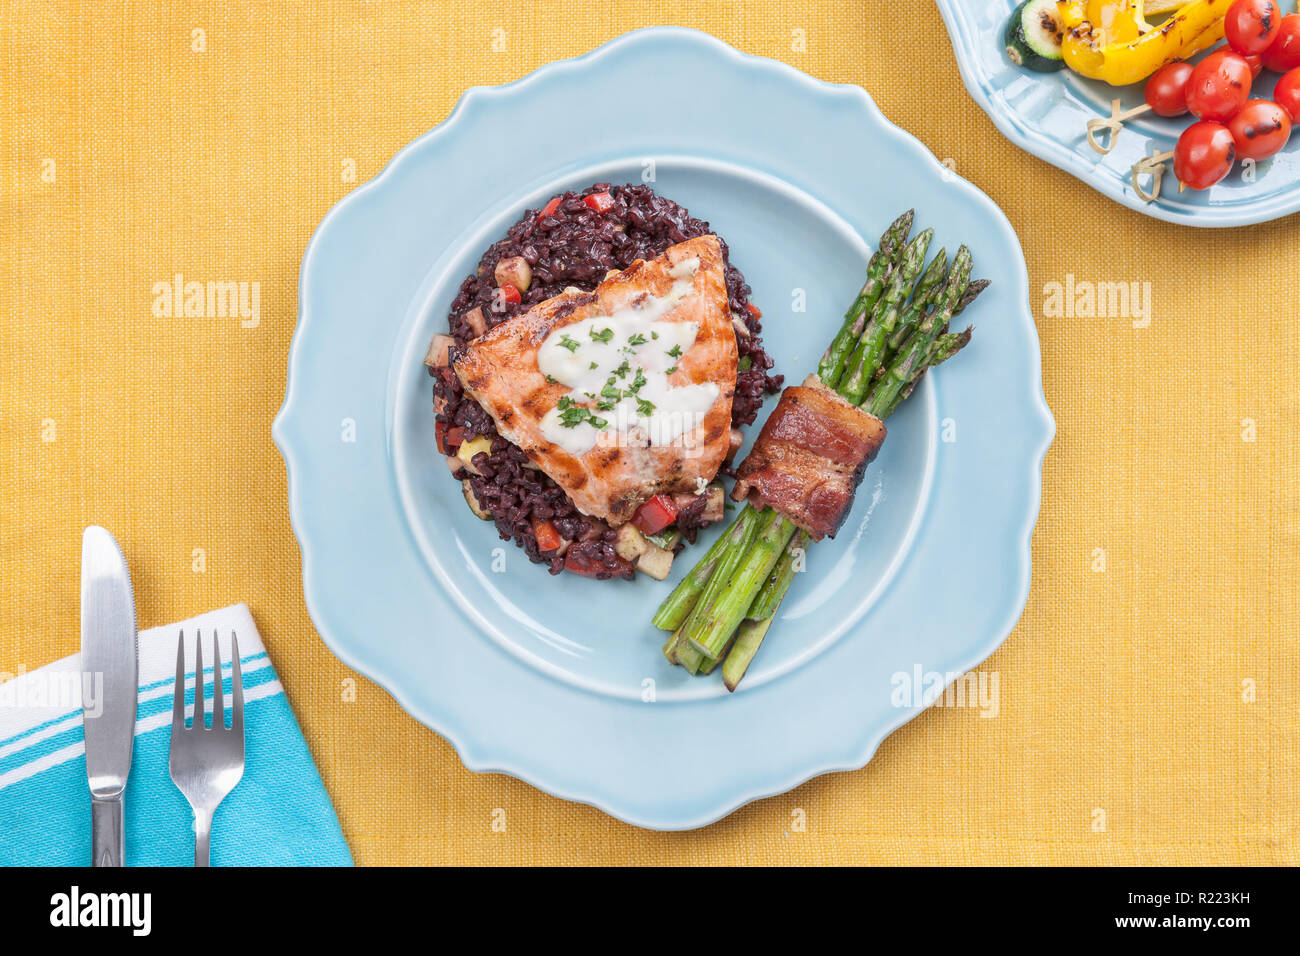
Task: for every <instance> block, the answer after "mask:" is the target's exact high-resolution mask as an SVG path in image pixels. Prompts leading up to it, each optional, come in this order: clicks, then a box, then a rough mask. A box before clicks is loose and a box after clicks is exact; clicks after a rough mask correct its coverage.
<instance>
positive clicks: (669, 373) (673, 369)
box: [664, 365, 677, 375]
mask: <svg viewBox="0 0 1300 956" xmlns="http://www.w3.org/2000/svg"><path fill="white" fill-rule="evenodd" d="M675 371H677V366H676V365H674V366H673V367H672V368H670V369H669V370H668V371H666V372H664V374H665V375H672V374H673V372H675Z"/></svg>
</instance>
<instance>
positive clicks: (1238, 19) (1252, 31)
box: [1223, 0, 1282, 56]
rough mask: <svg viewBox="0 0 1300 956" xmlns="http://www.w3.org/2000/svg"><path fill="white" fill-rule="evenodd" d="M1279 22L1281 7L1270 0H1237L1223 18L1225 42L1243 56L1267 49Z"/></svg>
mask: <svg viewBox="0 0 1300 956" xmlns="http://www.w3.org/2000/svg"><path fill="white" fill-rule="evenodd" d="M1281 26H1282V11H1281V10H1279V9H1278V8H1277V4H1276V3H1274V2H1273V0H1237V2H1236V3H1234V4H1233V5H1232V6H1230V7H1229V8H1228V15H1227V16H1226V17H1225V18H1224V20H1223V31H1224V33H1225V34H1226V35H1227V37H1228V45H1229V46H1231V47H1232V48H1233V49H1234V50H1236V51H1237V52H1238V53H1240V54H1241V55H1242V56H1249V55H1250V54H1252V53H1263V52H1264V51H1265V50H1267V49H1268V47H1269V44H1270V43H1272V42H1273V39H1274V37H1276V36H1277V31H1278V30H1279V29H1281Z"/></svg>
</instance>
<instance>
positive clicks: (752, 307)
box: [745, 302, 763, 319]
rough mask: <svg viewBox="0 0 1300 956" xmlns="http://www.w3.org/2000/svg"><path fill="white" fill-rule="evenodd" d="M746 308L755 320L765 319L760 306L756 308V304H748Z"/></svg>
mask: <svg viewBox="0 0 1300 956" xmlns="http://www.w3.org/2000/svg"><path fill="white" fill-rule="evenodd" d="M745 308H747V309H749V314H750V315H752V316H753V317H754V318H756V319H761V318H762V317H763V310H762V309H760V308H759V307H758V306H756V305H755V304H754V303H752V302H746V303H745Z"/></svg>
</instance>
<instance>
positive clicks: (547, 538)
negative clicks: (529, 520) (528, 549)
mask: <svg viewBox="0 0 1300 956" xmlns="http://www.w3.org/2000/svg"><path fill="white" fill-rule="evenodd" d="M533 534H534V535H536V536H537V547H538V549H540V550H542V551H554V550H555V549H556V548H558V547H559V546H560V544H561V543H562V542H563V540H564V539H563V538H561V537H560V532H559V531H557V530H555V525H553V524H551V523H550V522H549V521H534V522H533Z"/></svg>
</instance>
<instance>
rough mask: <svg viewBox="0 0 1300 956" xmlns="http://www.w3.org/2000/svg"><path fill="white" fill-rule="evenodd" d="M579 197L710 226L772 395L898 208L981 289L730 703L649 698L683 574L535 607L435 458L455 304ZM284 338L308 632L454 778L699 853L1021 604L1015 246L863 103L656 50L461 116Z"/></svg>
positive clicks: (895, 719) (696, 56) (279, 432)
mask: <svg viewBox="0 0 1300 956" xmlns="http://www.w3.org/2000/svg"><path fill="white" fill-rule="evenodd" d="M620 103H644V104H646V106H645V108H638V109H621V108H618V107H617V105H616V104H620ZM600 180H608V181H613V182H640V181H652V182H653V184H654V186H655V188H656V189H657V190H659V191H660V192H661V193H662V194H664V195H666V196H669V197H671V198H673V199H675V200H677V201H678V202H680V203H682V204H683V205H685V206H687V207H688V208H689V209H690V210H691V212H692V213H693V214H694V215H696V216H699V217H701V218H704V219H707V220H709V221H710V222H711V223H712V224H713V227H714V228H715V229H716V230H717V231H718V233H719V234H720V235H722V236H724V237H725V238H726V239H727V241H728V242H729V244H730V246H731V255H732V261H733V262H735V263H736V264H737V265H738V266H740V268H741V269H742V270H744V272H745V275H746V278H747V279H748V280H749V282H750V283H751V284H752V285H753V287H754V290H755V293H754V301H755V302H757V303H758V304H760V305H761V307H762V308H763V310H764V320H763V324H764V334H765V338H766V342H767V346H768V349H769V351H770V352H771V354H772V355H773V357H774V358H775V359H776V361H777V363H778V368H779V369H780V371H782V372H784V373H785V374H786V375H787V376H789V377H790V378H791V379H792V380H794V381H798V380H799V379H801V378H802V377H803V376H804V375H805V374H806V373H807V372H808V371H809V370H810V369H813V368H814V367H815V366H816V363H817V359H818V358H819V355H820V351H821V349H822V347H823V346H824V344H825V343H826V342H827V341H829V339H830V338H831V337H832V335H833V334H834V331H835V329H836V328H837V327H838V324H839V317H840V315H841V313H842V311H843V309H844V307H845V305H846V303H847V302H848V301H850V299H851V298H852V296H853V294H854V293H855V292H856V290H857V287H858V285H859V283H860V282H861V277H862V273H863V267H864V263H865V261H866V258H867V256H868V254H869V252H870V248H869V246H868V244H867V242H866V241H864V238H863V237H864V236H876V235H878V234H879V233H880V231H881V230H883V229H884V227H885V225H886V224H887V223H888V222H889V221H890V220H891V219H893V218H894V217H895V216H896V215H897V214H898V213H899V212H901V211H902V210H903V209H905V208H907V207H908V206H915V207H916V210H917V222H918V223H924V224H926V225H933V226H934V227H935V228H936V244H935V247H934V248H936V249H937V247H938V245H939V244H943V245H946V246H947V247H948V249H949V251H950V252H952V251H955V250H956V247H957V246H958V244H959V243H961V242H962V241H966V242H969V243H971V244H972V247H973V250H974V254H975V261H976V267H977V273H978V274H979V275H982V276H986V277H988V278H991V279H992V280H993V286H992V288H991V289H990V290H989V291H988V292H986V293H985V295H984V296H983V297H982V298H981V299H980V301H979V302H978V304H977V305H976V306H974V307H972V308H971V310H970V317H971V318H972V320H973V321H975V322H977V323H978V324H979V330H978V332H977V334H976V337H975V341H974V343H973V344H972V345H971V346H970V347H969V349H968V350H967V351H966V352H964V353H963V354H962V355H961V357H960V359H959V360H957V361H953V362H951V363H950V364H949V365H946V366H945V367H944V368H943V369H942V371H941V372H940V373H939V374H937V375H935V376H931V377H929V378H927V379H926V381H925V383H924V384H923V386H922V387H921V388H920V389H918V390H917V393H916V395H915V396H913V398H912V399H911V400H910V401H909V402H908V404H907V405H906V406H904V408H903V409H902V410H901V411H900V412H899V413H898V414H897V415H896V416H894V417H893V418H891V419H890V422H889V440H888V441H887V442H886V443H885V446H884V450H883V452H882V454H881V455H880V457H879V458H878V459H877V461H876V462H875V464H873V465H872V467H871V469H870V471H869V473H868V477H867V480H866V482H865V483H864V485H863V487H862V490H861V491H860V493H859V496H858V505H857V508H856V510H855V511H854V514H853V516H852V519H851V520H850V523H849V525H847V526H846V527H845V528H844V529H843V530H842V532H841V534H840V536H839V538H838V539H837V540H835V541H827V542H824V543H822V544H820V545H818V546H817V547H816V548H815V549H813V551H812V552H811V553H810V556H809V561H808V565H809V571H810V573H806V574H804V575H802V576H801V577H800V578H798V579H797V581H796V583H795V585H794V587H793V588H792V590H791V592H790V595H789V597H788V598H787V600H786V602H785V604H784V606H783V608H782V610H781V619H780V621H779V622H778V623H777V625H776V626H775V627H774V628H773V630H772V632H771V634H770V635H769V637H768V639H767V642H766V644H765V645H764V647H763V648H762V651H761V652H760V654H759V656H758V658H757V659H756V660H755V662H754V665H753V667H752V668H751V671H750V673H749V675H748V676H747V677H746V679H745V682H744V684H743V685H742V686H741V689H740V690H739V691H738V692H737V693H736V694H734V695H729V694H727V693H726V691H725V690H724V689H723V687H722V685H721V682H720V681H719V680H718V679H717V677H716V675H715V676H714V677H713V678H711V679H693V678H691V677H689V676H688V675H687V674H686V673H685V672H684V671H683V670H681V669H680V668H672V667H669V666H668V664H667V663H666V662H665V661H664V659H663V656H662V655H661V653H660V646H661V644H662V643H663V640H664V637H665V635H663V634H662V633H660V632H658V631H656V630H654V629H653V628H651V627H650V625H649V620H650V617H651V615H652V614H653V612H654V609H655V607H656V605H657V604H658V602H659V601H660V600H662V598H663V597H664V596H665V595H666V594H667V593H668V591H669V590H670V589H671V587H672V586H673V584H674V583H675V580H676V578H678V577H680V575H682V574H684V573H685V571H686V569H687V568H688V567H689V566H690V564H692V563H693V561H694V559H695V558H697V557H698V556H699V555H700V554H701V553H702V550H701V548H700V547H699V546H697V547H696V548H694V549H692V550H690V551H689V552H688V553H687V556H686V558H685V559H684V560H681V561H679V562H677V564H676V565H675V567H674V577H673V579H672V580H670V581H668V582H666V583H662V584H661V583H658V582H654V581H651V580H649V579H647V578H644V577H641V578H640V579H639V580H637V581H635V582H597V581H590V580H587V579H585V578H580V577H577V576H575V575H561V576H558V577H552V576H550V575H548V574H547V573H546V572H545V570H544V569H543V568H541V567H539V566H537V565H532V564H529V563H528V561H527V559H526V558H525V557H524V555H523V552H521V551H519V550H517V549H516V548H515V547H514V546H513V545H511V544H509V543H507V542H502V541H500V540H498V538H497V535H496V532H495V530H494V528H493V526H492V525H491V524H489V523H486V522H483V521H479V520H478V519H476V518H474V516H473V515H472V514H471V513H470V512H469V510H468V509H467V508H466V507H465V504H464V502H463V500H462V499H461V493H460V486H459V485H458V484H457V483H456V482H455V481H452V480H451V479H450V478H449V476H448V474H447V470H446V466H445V464H444V463H443V460H442V457H441V456H440V455H439V454H438V452H437V451H436V449H435V447H434V439H433V415H432V408H431V402H432V399H431V380H430V379H429V377H428V376H427V374H426V372H425V369H424V368H423V366H422V363H421V360H422V357H423V355H424V351H425V348H426V346H427V344H428V341H429V338H430V336H431V335H432V334H433V333H434V332H436V331H440V330H445V324H446V314H447V308H448V305H449V303H450V302H451V300H452V298H453V297H454V296H455V294H456V290H457V287H458V286H459V283H460V281H461V280H462V278H463V277H464V276H465V275H467V274H468V273H469V272H471V271H472V270H473V268H474V266H475V264H476V262H477V260H478V257H479V255H480V253H481V251H482V250H483V249H484V248H485V247H486V246H487V245H489V244H490V243H491V242H492V241H493V240H495V239H496V238H497V237H499V236H500V235H502V234H503V233H504V232H505V231H506V229H507V228H508V226H509V225H510V224H511V223H512V222H514V220H515V219H517V218H518V216H519V215H520V214H521V213H522V211H523V210H524V209H525V208H526V207H534V208H536V207H540V206H542V205H543V204H544V203H545V202H546V200H547V199H548V198H549V197H550V196H552V195H554V194H556V193H558V192H561V191H563V190H565V189H572V188H578V187H581V186H584V185H587V184H589V183H592V182H595V181H600ZM299 308H300V313H299V322H298V329H297V332H296V333H295V336H294V341H293V350H292V354H291V356H290V361H289V384H288V394H287V396H286V398H285V403H284V407H283V409H282V410H281V412H280V415H279V417H278V418H277V419H276V423H275V438H276V442H277V444H278V445H279V447H280V449H281V451H282V453H283V454H284V457H285V462H286V464H287V467H288V471H289V507H290V515H291V517H292V521H293V527H294V530H295V532H296V533H297V536H298V540H299V543H300V545H301V548H302V556H303V577H304V590H305V593H306V600H307V605H308V608H309V609H310V611H311V615H312V619H313V621H314V622H315V624H316V626H317V628H318V629H319V631H320V633H321V635H322V637H323V638H324V639H325V641H326V642H327V643H328V644H329V646H330V647H331V648H332V649H333V650H334V651H335V653H337V654H338V656H339V657H340V658H342V659H343V660H344V661H345V662H347V663H348V664H349V665H351V666H352V667H354V668H356V669H357V670H359V671H361V672H362V673H365V674H367V675H369V676H370V677H372V678H374V679H375V680H376V681H378V682H380V683H381V684H383V685H384V686H385V687H386V688H388V690H389V691H390V692H391V693H392V694H393V695H394V696H395V697H396V698H397V700H398V701H399V702H400V703H401V704H402V706H403V707H405V708H406V710H407V711H409V712H410V713H411V714H412V715H413V716H414V717H416V718H417V719H419V720H421V721H423V722H424V723H426V724H428V725H429V726H430V727H432V728H433V729H434V730H436V731H438V732H439V733H441V734H442V735H443V736H445V737H446V738H447V739H448V740H450V741H451V742H452V744H453V745H454V746H455V747H456V749H457V751H458V752H459V753H460V755H461V757H462V759H463V760H464V761H465V764H466V766H468V767H471V768H473V769H476V770H494V771H503V772H506V773H510V774H514V775H516V776H518V777H521V778H523V779H524V780H527V781H529V782H530V783H532V784H534V785H535V786H538V787H540V788H542V789H544V790H546V791H548V792H550V793H553V794H556V795H557V796H560V797H564V798H567V799H571V800H580V801H583V802H586V803H591V804H594V805H596V806H598V807H600V808H602V809H603V810H605V811H607V812H609V813H611V814H613V815H614V816H617V817H620V818H622V819H624V820H627V821H629V822H631V823H635V824H638V825H641V826H647V827H656V828H665V829H677V828H687V827H695V826H700V825H702V824H705V823H708V822H710V821H712V820H716V819H717V818H718V817H720V816H723V815H724V814H726V813H728V812H730V811H731V810H734V809H735V808H736V807H738V806H740V805H742V804H744V803H746V802H747V801H750V800H753V799H755V798H757V797H762V796H766V795H769V794H774V793H779V792H781V791H784V790H788V789H789V788H791V787H793V786H795V785H797V784H799V783H800V782H802V781H804V780H807V779H808V778H809V777H812V776H814V775H816V774H819V773H825V772H826V771H829V770H843V769H848V768H853V767H860V766H862V765H863V764H864V763H866V762H867V760H868V759H870V757H871V754H872V753H873V752H874V751H875V748H876V746H877V744H879V742H880V740H881V738H883V737H884V736H885V734H887V733H889V732H890V731H891V730H892V729H894V728H895V727H897V726H899V725H900V724H902V723H904V722H905V721H906V720H908V719H909V718H910V717H912V716H914V715H915V714H916V713H917V712H919V711H920V710H921V709H922V708H923V706H924V705H925V704H926V703H928V700H923V699H920V698H919V697H918V698H916V699H913V698H908V699H906V700H898V699H897V696H896V695H895V696H894V700H893V701H891V693H892V692H894V691H895V690H896V687H895V686H894V682H893V681H892V677H893V675H895V674H899V673H906V674H907V675H909V676H910V675H912V674H913V673H914V670H915V668H917V667H921V668H922V670H923V672H927V673H929V672H933V673H936V674H939V675H945V678H946V679H947V680H951V679H952V678H953V677H954V676H955V675H956V674H959V673H961V672H964V671H966V670H969V669H970V668H972V667H974V666H975V665H976V664H978V663H979V662H980V661H982V660H983V659H984V658H985V657H987V656H988V655H989V654H990V653H991V652H992V651H993V650H994V649H995V648H996V647H997V646H998V644H1000V643H1001V641H1002V640H1003V639H1004V638H1005V636H1006V635H1007V633H1008V632H1009V631H1010V630H1011V628H1012V626H1013V625H1014V624H1015V622H1016V619H1017V618H1018V617H1019V615H1020V612H1021V610H1022V609H1023V607H1024V602H1025V598H1026V595H1027V592H1028V588H1029V537H1030V533H1031V531H1032V529H1033V526H1034V521H1035V519H1036V517H1037V514H1038V501H1039V481H1040V472H1041V466H1042V459H1043V455H1044V453H1045V451H1046V449H1047V446H1048V444H1049V442H1050V440H1051V436H1052V432H1053V425H1052V419H1051V416H1050V414H1049V413H1048V411H1047V407H1046V404H1045V403H1044V400H1043V393H1042V385H1041V378H1040V374H1039V352H1038V339H1037V335H1036V332H1035V329H1034V324H1033V318H1032V316H1031V315H1030V313H1029V306H1028V279H1027V275H1026V271H1025V263H1024V259H1023V256H1022V254H1021V251H1020V246H1019V244H1018V242H1017V240H1016V236H1015V234H1014V233H1013V232H1012V230H1011V228H1010V226H1009V225H1008V223H1007V221H1006V219H1005V218H1004V217H1003V216H1002V214H1001V213H1000V212H999V211H998V209H997V208H996V207H995V206H994V205H993V204H992V203H991V202H990V201H989V200H988V198H987V197H985V196H984V195H983V194H982V193H980V192H979V191H978V190H976V189H975V188H974V187H973V186H971V185H969V184H968V183H966V182H964V181H963V180H961V179H959V178H957V177H956V176H955V175H953V174H952V173H951V172H949V171H948V170H946V169H945V168H944V167H943V166H942V165H940V164H939V163H938V162H937V161H936V160H935V158H934V157H933V156H932V155H931V154H930V153H928V152H927V151H926V150H925V149H924V147H922V146H921V145H920V144H919V143H918V142H917V141H916V140H914V139H912V138H911V137H910V136H908V135H907V134H905V133H903V132H901V131H900V130H898V129H896V128H895V127H893V126H891V125H890V124H889V123H888V122H886V121H885V119H884V118H883V117H882V116H881V115H880V113H879V112H878V111H877V110H876V108H875V106H874V105H873V104H872V102H871V100H870V98H869V97H868V96H867V95H866V94H865V93H864V92H863V91H862V90H861V89H859V88H857V87H849V86H830V85H827V84H824V83H820V82H818V81H816V80H813V79H811V78H809V77H807V76H805V75H803V74H801V73H799V72H797V71H796V70H794V69H792V68H790V67H788V66H784V65H782V64H780V63H776V62H773V61H770V60H762V59H757V58H754V57H750V56H745V55H742V54H740V53H738V52H736V51H735V50H733V49H731V48H730V47H728V46H726V45H725V44H723V43H721V42H719V41H718V40H715V39H713V38H712V37H709V36H707V35H706V34H703V33H696V32H693V31H689V30H682V29H673V28H653V29H648V30H640V31H637V32H635V33H631V34H628V35H626V36H624V37H621V38H619V39H617V40H615V41H613V42H611V43H608V44H606V45H605V46H602V47H601V48H599V49H598V50H596V51H594V52H593V53H590V54H588V55H587V56H584V57H581V58H579V59H576V60H570V61H565V62H560V63H555V64H552V65H550V66H547V67H545V68H543V69H541V70H538V71H537V72H536V73H533V74H532V75H530V76H528V77H526V78H525V79H523V80H520V81H519V82H517V83H513V84H510V85H508V86H504V87H498V88H493V89H474V90H471V91H469V92H468V93H467V94H466V95H465V97H464V98H463V99H462V100H461V102H460V104H459V105H458V106H457V108H456V109H455V111H454V112H453V113H452V115H451V116H450V117H449V118H448V119H447V120H446V121H445V122H444V123H443V124H442V125H441V126H439V127H438V128H437V129H435V130H433V131H432V132H430V133H428V134H426V135H425V136H423V137H421V138H420V139H419V140H417V141H416V142H415V143H413V144H411V145H410V146H408V147H407V148H405V149H404V150H402V152H401V153H399V154H398V156H397V157H396V158H395V159H394V160H393V161H392V162H391V163H390V164H389V166H388V167H387V168H386V169H385V170H384V171H383V172H382V173H381V174H380V175H379V176H378V177H377V178H376V179H375V180H373V181H372V182H370V183H368V184H366V185H365V186H363V187H361V188H359V189H357V190H356V191H355V192H353V193H352V194H351V195H350V196H348V197H347V198H346V199H344V200H343V201H342V202H340V203H339V204H338V206H336V207H335V208H334V209H333V210H332V211H331V212H330V213H329V215H328V216H327V217H326V218H325V220H324V222H323V223H322V224H321V226H320V228H319V229H318V230H317V232H316V235H315V236H314V237H313V239H312V241H311V245H310V246H309V248H308V250H307V253H306V256H305V258H304V260H303V265H302V274H301V286H300V291H299ZM769 408H770V405H769ZM718 533H720V532H719V530H718V529H715V530H714V531H712V532H711V533H710V534H709V535H706V536H704V542H703V543H704V544H705V545H707V543H708V542H709V541H711V540H712V537H713V535H716V534H718Z"/></svg>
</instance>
